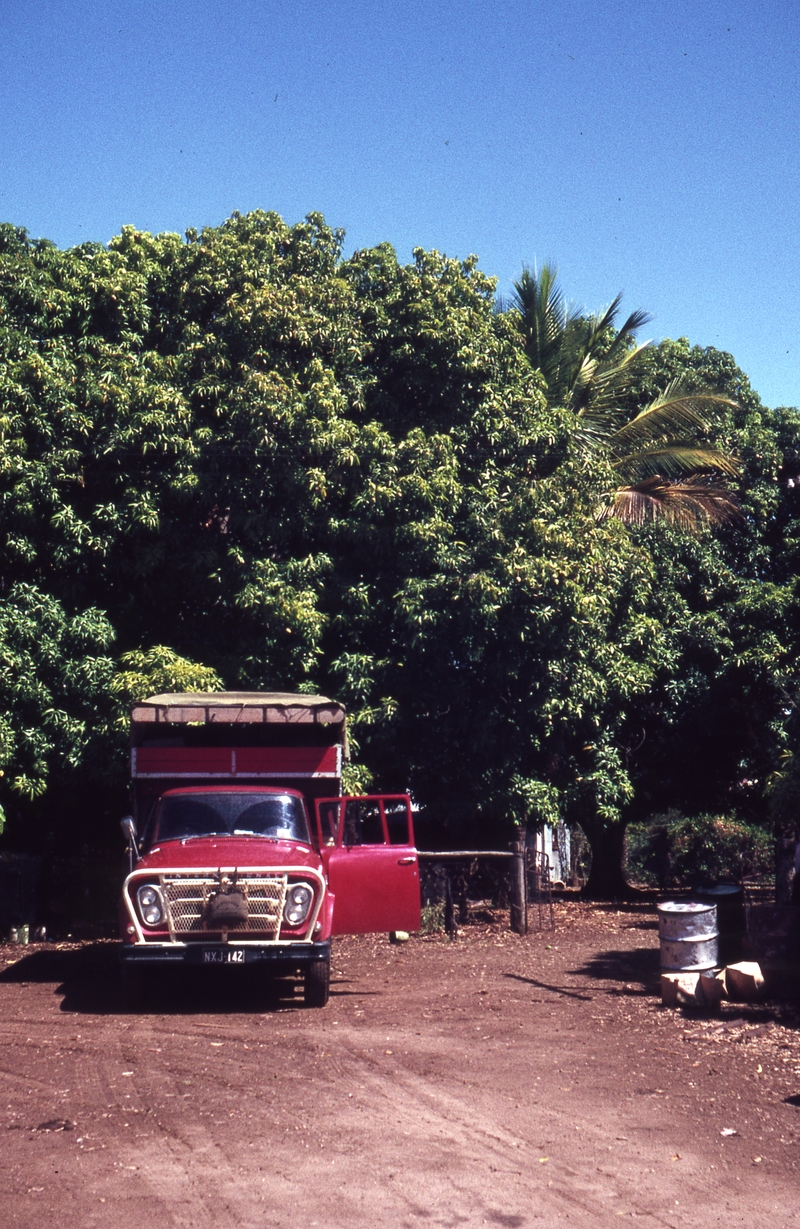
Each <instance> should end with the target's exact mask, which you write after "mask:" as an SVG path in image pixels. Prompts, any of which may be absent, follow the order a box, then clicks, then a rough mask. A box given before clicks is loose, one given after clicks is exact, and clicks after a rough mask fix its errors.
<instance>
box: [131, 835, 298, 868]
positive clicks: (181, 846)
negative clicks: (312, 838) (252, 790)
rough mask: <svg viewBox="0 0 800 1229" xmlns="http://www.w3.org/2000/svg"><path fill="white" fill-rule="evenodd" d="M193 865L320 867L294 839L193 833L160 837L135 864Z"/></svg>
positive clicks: (181, 866)
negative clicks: (187, 836)
mask: <svg viewBox="0 0 800 1229" xmlns="http://www.w3.org/2000/svg"><path fill="white" fill-rule="evenodd" d="M195 866H235V867H237V868H240V869H245V868H247V867H264V866H268V867H273V866H274V867H275V868H276V869H280V868H283V867H286V866H309V867H313V868H314V869H315V870H321V869H322V860H321V858H320V856H319V854H318V853H317V851H316V849H312V847H311V846H310V845H304V844H301V843H300V842H298V841H274V840H270V839H269V838H268V837H256V838H253V837H251V836H219V837H215V836H197V837H193V838H190V839H189V840H183V841H162V843H161V844H160V845H156V846H154V848H153V849H151V850H150V852H149V853H146V854H145V856H144V857H143V858H142V859H141V860H140V861H139V862H137V864H136V867H135V869H136V870H137V871H142V870H154V871H159V870H162V869H164V868H166V867H170V868H174V869H176V870H178V869H180V870H182V869H183V868H184V867H185V868H186V869H187V870H190V869H191V868H192V867H195Z"/></svg>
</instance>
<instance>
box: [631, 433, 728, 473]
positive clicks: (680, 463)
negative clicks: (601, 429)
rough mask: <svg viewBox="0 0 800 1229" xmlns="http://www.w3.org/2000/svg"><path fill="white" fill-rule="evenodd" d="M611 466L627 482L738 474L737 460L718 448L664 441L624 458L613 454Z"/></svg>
mask: <svg viewBox="0 0 800 1229" xmlns="http://www.w3.org/2000/svg"><path fill="white" fill-rule="evenodd" d="M610 460H611V465H612V466H613V468H614V469H615V470H617V472H618V473H619V475H620V476H621V477H623V478H624V480H625V481H626V482H640V481H642V480H643V479H645V478H655V477H656V476H658V475H661V476H662V477H664V478H669V479H675V478H680V477H683V476H685V475H686V474H703V473H710V472H714V473H718V474H726V475H727V476H728V477H729V478H733V477H735V476H736V474H738V473H739V464H738V462H737V460H736V458H735V457H731V456H728V455H727V453H724V452H718V451H717V449H716V448H702V447H700V446H698V445H697V444H684V443H670V442H669V441H662V442H661V443H660V444H654V445H653V446H652V447H650V448H635V449H634V450H633V451H631V452H626V453H625V454H624V455H623V456H618V455H616V454H615V453H614V452H612V453H611V457H610Z"/></svg>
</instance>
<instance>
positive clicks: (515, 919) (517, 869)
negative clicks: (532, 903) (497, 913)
mask: <svg viewBox="0 0 800 1229" xmlns="http://www.w3.org/2000/svg"><path fill="white" fill-rule="evenodd" d="M511 849H512V852H513V855H514V857H513V860H512V862H511V929H512V930H513V931H514V932H515V934H518V935H526V934H527V933H528V883H527V876H526V874H525V846H524V845H523V843H522V841H514V843H513V845H512V846H511Z"/></svg>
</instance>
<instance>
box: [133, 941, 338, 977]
mask: <svg viewBox="0 0 800 1229" xmlns="http://www.w3.org/2000/svg"><path fill="white" fill-rule="evenodd" d="M330 955H331V945H330V940H328V941H326V942H324V943H275V942H269V943H257V942H253V941H252V940H250V941H248V942H245V943H235V942H233V943H204V942H202V941H197V942H192V943H147V944H142V943H124V944H123V945H122V947H121V948H120V953H119V958H120V961H121V962H122V964H123V965H134V964H135V965H140V966H143V965H148V967H149V966H151V965H167V964H169V965H176V964H180V965H201V964H202V965H224V964H238V965H242V964H268V965H270V967H275V968H276V971H277V969H278V968H282V969H284V970H286V971H288V970H290V969H301V968H303V967H304V966H305V965H307V964H311V963H312V962H313V961H317V960H330Z"/></svg>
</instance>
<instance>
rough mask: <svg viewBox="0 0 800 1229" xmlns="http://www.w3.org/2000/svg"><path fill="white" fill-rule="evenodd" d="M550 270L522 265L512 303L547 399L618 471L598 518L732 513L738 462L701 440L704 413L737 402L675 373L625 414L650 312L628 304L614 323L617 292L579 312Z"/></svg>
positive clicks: (709, 518) (681, 519)
mask: <svg viewBox="0 0 800 1229" xmlns="http://www.w3.org/2000/svg"><path fill="white" fill-rule="evenodd" d="M556 279H557V271H556V269H555V268H554V267H553V266H551V265H549V264H545V265H543V266H542V269H541V271H538V272H537V271H535V270H534V271H533V272H532V271H531V270H530V269H529V268H527V267H524V268H523V271H522V276H521V277H520V279H519V281H518V282H515V283H514V294H513V297H512V300H511V306H512V308H513V309H515V310H516V311H517V312H518V313H519V326H520V330H521V332H522V337H523V345H524V348H525V353H526V355H527V356H528V360H529V362H530V364H531V366H532V367H533V368H534V369H535V370H536V371H538V372H540V373H541V375H542V378H543V379H544V382H545V385H546V392H547V398H548V401H549V402H550V404H551V405H559V406H564V407H566V408H567V409H570V410H572V411H573V413H574V414H575V417H576V419H577V422H576V430H577V436H578V439H579V441H580V443H581V445H582V447H583V448H584V449H585V450H586V451H587V452H588V453H589V454H590V455H591V454H592V453H596V454H602V455H604V456H605V457H606V459H607V460H608V461H609V462H610V464H611V466H612V468H613V469H614V471H615V473H616V476H617V479H618V482H619V485H618V486H617V487H616V488H615V490H614V491H613V492H610V495H609V500H608V502H607V503H604V504H603V506H602V507H601V508H600V509H599V510H598V513H597V515H598V518H599V519H603V518H604V517H615V518H616V519H617V520H620V521H623V522H625V524H643V523H644V522H645V521H647V520H651V519H654V518H660V519H662V520H666V521H669V522H670V523H672V524H675V525H679V526H680V527H682V528H684V529H689V530H693V531H697V530H698V529H699V527H700V526H701V525H704V524H709V523H717V524H719V523H722V522H725V521H730V520H735V519H737V518H738V517H739V515H740V514H739V507H738V503H737V501H736V497H735V495H734V494H733V492H732V491H731V490H730V489H729V488H728V486H727V483H726V479H727V478H730V477H733V476H734V475H735V474H736V473H737V472H738V465H737V462H736V460H735V459H734V458H733V457H731V456H728V455H726V454H725V453H722V452H720V451H719V450H718V449H715V448H713V447H710V446H709V445H708V444H707V443H706V442H705V437H706V436H707V434H708V421H709V418H710V417H712V416H713V415H714V414H715V413H717V412H719V410H720V409H721V408H723V407H726V408H731V407H733V406H734V405H735V402H733V401H731V400H730V398H728V397H724V396H721V395H720V394H719V393H715V392H713V391H711V390H707V389H704V390H701V391H700V392H696V391H695V392H692V391H691V390H690V389H689V388H688V386H687V385H686V383H685V382H683V381H681V380H676V381H673V383H672V384H670V385H669V387H668V388H667V389H665V390H664V392H663V393H662V394H661V395H660V396H659V397H657V398H656V399H655V400H654V401H652V402H651V403H650V404H649V405H647V406H645V407H644V408H643V409H640V410H638V411H637V412H635V413H633V414H632V413H631V411H630V408H629V403H630V393H631V386H632V381H633V377H634V375H635V370H636V365H637V361H638V359H639V357H640V355H641V354H642V352H643V351H644V350H646V349H647V348H648V346H649V345H650V343H649V342H645V343H644V344H637V343H636V341H635V338H634V334H635V332H636V330H637V329H639V328H641V327H642V325H644V324H646V323H647V322H648V321H649V320H650V319H651V317H650V316H649V315H648V314H647V313H646V312H641V311H637V312H633V313H631V315H630V316H629V317H628V318H627V320H626V321H625V322H624V324H622V326H621V327H620V328H618V329H617V328H616V327H615V326H616V319H617V315H618V313H619V306H620V302H621V299H622V296H621V295H617V297H616V298H615V299H614V301H613V303H612V304H611V306H610V307H607V308H606V309H605V310H604V311H602V312H600V313H598V314H597V315H594V316H585V315H583V314H582V313H581V312H579V311H577V310H576V309H575V308H573V307H570V306H569V305H568V304H567V303H566V300H565V299H564V295H563V292H562V291H561V288H560V287H559V286H558V284H557V280H556Z"/></svg>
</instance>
